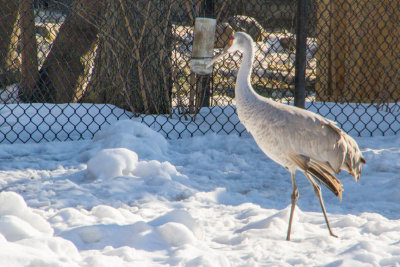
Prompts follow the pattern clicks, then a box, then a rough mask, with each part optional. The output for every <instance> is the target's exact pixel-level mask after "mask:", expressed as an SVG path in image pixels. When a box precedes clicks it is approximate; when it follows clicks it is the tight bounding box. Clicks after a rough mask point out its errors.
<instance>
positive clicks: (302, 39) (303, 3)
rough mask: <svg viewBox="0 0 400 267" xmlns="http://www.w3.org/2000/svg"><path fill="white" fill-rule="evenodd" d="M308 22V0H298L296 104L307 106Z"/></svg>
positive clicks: (301, 106) (302, 106)
mask: <svg viewBox="0 0 400 267" xmlns="http://www.w3.org/2000/svg"><path fill="white" fill-rule="evenodd" d="M307 23H308V0H298V1H297V23H296V59H295V78H294V86H295V88H294V105H295V106H297V107H300V108H304V106H305V98H306V45H307Z"/></svg>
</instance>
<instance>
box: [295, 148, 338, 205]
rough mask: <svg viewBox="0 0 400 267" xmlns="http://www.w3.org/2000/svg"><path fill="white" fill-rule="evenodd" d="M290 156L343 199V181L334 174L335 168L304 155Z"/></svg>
mask: <svg viewBox="0 0 400 267" xmlns="http://www.w3.org/2000/svg"><path fill="white" fill-rule="evenodd" d="M290 158H291V159H292V160H293V162H294V163H295V164H296V165H297V166H298V168H299V169H300V170H302V171H304V172H306V173H309V174H311V175H312V176H313V177H314V178H316V179H317V180H318V181H319V182H320V183H322V184H324V185H325V186H326V187H327V188H329V190H331V191H332V192H333V193H334V194H335V195H336V196H338V197H339V199H340V201H342V191H343V188H342V183H341V182H340V180H339V179H338V178H336V177H335V176H334V175H333V170H329V169H327V168H326V164H324V163H321V162H318V161H315V160H312V159H310V158H309V157H306V156H303V155H294V154H290Z"/></svg>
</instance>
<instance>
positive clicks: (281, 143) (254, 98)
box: [207, 32, 365, 240]
mask: <svg viewBox="0 0 400 267" xmlns="http://www.w3.org/2000/svg"><path fill="white" fill-rule="evenodd" d="M237 50H240V51H242V53H243V59H242V63H241V65H240V68H239V72H238V75H237V80H236V86H235V97H236V108H237V113H238V116H239V119H240V121H241V122H242V124H243V125H244V126H245V127H246V129H247V130H248V131H249V132H250V133H251V135H252V136H253V138H254V140H255V141H256V143H257V145H258V146H259V147H260V148H261V150H262V151H263V152H264V153H265V154H266V155H267V156H268V157H270V158H271V159H272V160H274V161H275V162H277V163H278V164H280V165H282V166H283V167H285V168H286V169H287V170H288V171H289V172H290V173H291V178H292V185H293V193H292V195H291V201H292V205H291V210H290V216H289V225H288V230H287V237H286V239H287V240H290V232H291V228H292V219H293V212H294V209H295V207H296V201H297V199H298V197H299V191H298V189H297V185H296V176H295V172H296V170H300V171H301V172H303V173H304V175H305V176H306V178H307V179H308V181H309V182H310V183H311V185H312V186H313V188H314V192H315V194H316V195H317V196H318V199H319V202H320V204H321V209H322V212H323V214H324V217H325V222H326V225H327V227H328V230H329V233H330V235H331V236H334V237H337V236H336V235H335V234H334V233H333V232H332V229H331V227H330V225H329V221H328V217H327V215H326V211H325V207H324V203H323V200H322V195H321V188H320V186H319V185H318V184H317V183H316V181H315V180H314V178H315V179H316V180H317V181H319V182H320V183H322V184H324V185H325V186H326V187H328V188H329V189H330V190H331V191H332V192H333V193H334V194H335V195H336V196H338V197H339V199H340V200H341V199H342V191H343V189H342V183H341V182H340V180H339V179H338V178H336V177H335V174H338V173H339V172H340V171H341V170H342V169H343V170H345V171H347V172H349V173H350V174H351V175H352V176H353V177H354V179H355V180H356V181H358V179H359V178H360V175H361V163H365V159H364V157H363V156H362V153H361V151H360V149H359V148H358V145H357V143H356V141H355V140H354V139H353V138H352V137H350V136H349V135H347V134H346V133H344V132H343V131H342V130H341V129H340V128H338V127H337V126H336V125H335V122H333V121H330V120H328V119H326V118H324V117H322V116H320V115H318V114H315V113H313V112H310V111H308V110H304V109H301V108H298V107H294V106H289V105H285V104H281V103H278V102H275V101H273V100H271V99H269V98H265V97H262V96H260V95H258V94H257V93H256V92H255V91H254V89H253V87H252V86H251V83H250V81H251V79H250V75H251V72H252V65H253V61H254V54H255V52H254V50H255V48H254V42H253V40H252V38H251V37H250V36H249V35H248V34H246V33H243V32H237V33H235V34H234V35H233V36H232V37H231V39H230V41H229V43H228V45H227V47H226V48H225V49H224V51H223V52H222V53H221V54H219V55H218V56H216V57H214V58H213V59H212V61H211V62H210V63H209V64H208V66H207V67H211V65H212V64H214V63H215V62H217V61H218V60H219V59H221V58H222V57H223V56H224V55H226V54H229V53H233V52H235V51H237Z"/></svg>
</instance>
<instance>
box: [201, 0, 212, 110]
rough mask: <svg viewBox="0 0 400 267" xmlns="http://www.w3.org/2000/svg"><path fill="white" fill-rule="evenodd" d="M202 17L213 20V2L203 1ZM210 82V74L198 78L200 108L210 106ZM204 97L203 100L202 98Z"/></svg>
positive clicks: (210, 0)
mask: <svg viewBox="0 0 400 267" xmlns="http://www.w3.org/2000/svg"><path fill="white" fill-rule="evenodd" d="M203 10H204V17H206V18H214V0H205V1H204V9H203ZM211 81H212V74H208V75H201V76H200V84H201V90H204V94H203V96H200V97H201V98H202V103H201V106H202V107H209V106H210V104H211V101H210V100H211V96H212V92H211ZM203 97H204V98H203Z"/></svg>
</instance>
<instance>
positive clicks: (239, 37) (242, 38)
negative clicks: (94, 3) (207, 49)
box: [207, 32, 253, 68]
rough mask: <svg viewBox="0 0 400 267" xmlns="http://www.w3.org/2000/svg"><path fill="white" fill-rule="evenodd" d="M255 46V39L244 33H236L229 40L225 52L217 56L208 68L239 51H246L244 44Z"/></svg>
mask: <svg viewBox="0 0 400 267" xmlns="http://www.w3.org/2000/svg"><path fill="white" fill-rule="evenodd" d="M247 43H248V44H251V45H252V44H253V39H252V38H251V37H250V35H248V34H247V33H244V32H236V33H235V34H234V35H232V36H231V38H230V39H229V42H228V44H227V45H226V46H225V48H224V50H223V51H222V52H221V53H220V54H218V55H217V56H215V57H214V58H213V59H212V60H211V62H210V63H208V65H207V68H210V67H211V66H212V65H214V63H216V62H217V61H219V60H220V59H222V58H223V57H224V56H225V55H227V54H230V53H233V52H236V51H237V50H242V49H244V44H247Z"/></svg>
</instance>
